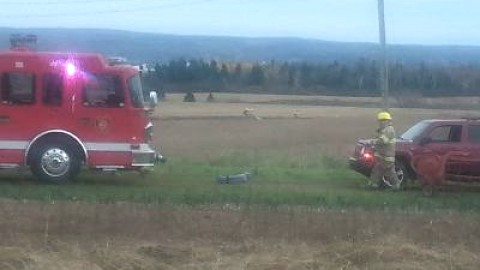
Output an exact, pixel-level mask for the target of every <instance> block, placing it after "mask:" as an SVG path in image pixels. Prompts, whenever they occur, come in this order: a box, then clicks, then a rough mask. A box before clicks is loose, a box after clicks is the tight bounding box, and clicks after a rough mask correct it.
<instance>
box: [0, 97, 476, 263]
mask: <svg viewBox="0 0 480 270" xmlns="http://www.w3.org/2000/svg"><path fill="white" fill-rule="evenodd" d="M203 98H204V97H203V96H198V95H197V100H199V101H200V102H197V103H183V102H181V95H172V96H169V97H168V99H167V101H166V102H164V103H161V104H159V106H158V107H157V110H156V112H155V114H154V115H153V116H152V117H153V120H154V124H155V127H156V132H155V136H156V139H155V145H156V146H157V147H158V148H159V149H160V150H161V151H162V153H163V154H164V155H166V156H167V157H168V158H169V161H168V163H167V164H165V165H160V166H158V167H157V168H156V169H155V170H154V171H153V172H152V174H151V175H149V176H147V177H145V178H142V177H140V176H139V175H138V174H134V173H127V174H122V175H120V176H114V175H96V174H92V173H84V174H82V175H81V176H80V177H79V179H78V181H76V182H75V183H72V184H70V185H66V186H51V185H40V184H36V183H35V182H34V181H33V180H32V178H31V176H30V174H28V173H26V174H24V175H23V176H21V177H19V176H18V174H13V173H4V174H2V175H1V176H0V196H1V197H2V198H3V199H2V201H1V202H0V208H1V209H2V210H1V211H2V213H3V214H2V216H1V217H0V237H1V238H0V239H1V242H0V269H478V267H479V266H480V256H478V255H477V254H479V251H480V241H479V240H480V230H479V229H478V228H480V226H479V225H480V215H479V214H478V211H479V210H480V197H479V196H478V192H475V191H466V190H451V189H449V190H446V191H444V192H440V193H438V194H437V196H435V197H433V198H425V197H423V196H422V195H421V192H420V191H419V190H418V189H411V190H408V191H404V192H386V191H371V190H367V189H365V188H364V183H365V180H366V179H365V178H364V177H363V176H361V175H359V174H356V173H354V172H351V171H350V170H349V169H348V168H347V166H346V161H347V157H348V154H349V153H350V151H352V150H353V147H354V143H355V141H356V140H357V139H358V138H366V137H370V136H372V135H373V134H374V132H373V131H374V130H375V128H376V126H375V125H376V122H375V113H376V112H377V110H376V109H374V108H356V107H338V106H335V107H325V106H312V105H310V104H309V103H308V102H304V101H302V100H303V98H300V97H294V98H293V99H291V100H288V98H286V97H275V96H250V95H227V94H225V95H218V96H217V102H215V103H206V102H202V101H203V100H204V99H203ZM259 100H261V101H262V103H256V102H257V101H259ZM272 100H273V101H275V102H277V101H278V100H282V102H281V103H282V104H273V103H275V102H273V103H272V102H271V101H272ZM348 101H349V102H351V100H350V99H349V100H348ZM284 103H285V104H284ZM245 108H250V109H253V110H252V112H253V113H254V114H255V116H256V117H252V116H250V117H247V116H245V115H243V111H244V110H245ZM465 114H471V112H465V111H458V110H457V111H446V110H422V109H395V110H393V115H394V118H395V125H396V127H397V130H398V131H399V132H401V131H402V130H405V129H406V128H407V127H408V126H410V125H411V124H413V123H415V122H416V121H418V120H420V119H427V118H446V117H448V118H454V117H459V116H462V115H465ZM257 119H260V120H257ZM244 171H248V172H251V173H252V174H253V178H252V179H251V180H250V181H248V182H247V183H245V184H237V185H219V184H218V183H217V182H216V177H217V176H218V175H228V174H235V173H239V172H244Z"/></svg>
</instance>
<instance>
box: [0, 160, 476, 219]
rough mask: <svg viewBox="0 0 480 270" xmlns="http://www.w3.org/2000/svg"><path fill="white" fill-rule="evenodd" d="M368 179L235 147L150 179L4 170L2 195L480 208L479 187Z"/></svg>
mask: <svg viewBox="0 0 480 270" xmlns="http://www.w3.org/2000/svg"><path fill="white" fill-rule="evenodd" d="M244 171H249V172H251V173H253V178H252V179H251V180H250V181H248V182H247V183H244V184H235V185H233V184H230V185H225V184H218V183H217V182H216V177H217V176H218V175H228V174H235V173H240V172H244ZM365 182H366V179H365V177H363V176H361V175H359V174H357V173H355V172H352V171H351V170H349V169H348V168H347V167H346V165H345V161H344V160H339V159H337V158H333V157H326V156H322V155H318V156H310V157H305V158H289V157H283V156H281V157H278V156H268V155H259V154H255V153H229V154H225V155H224V156H222V157H217V158H215V159H209V160H205V161H203V162H198V161H191V160H175V159H172V160H169V162H168V163H167V164H165V165H159V166H158V167H156V168H155V170H154V171H153V172H152V173H151V174H150V175H148V176H147V177H145V178H142V177H140V175H139V174H137V173H125V174H122V175H119V176H115V175H110V174H94V173H89V172H85V173H83V174H81V175H80V177H79V178H78V179H77V180H76V181H75V182H74V183H71V184H68V185H62V186H56V185H45V184H38V183H36V182H35V181H34V180H33V178H32V176H30V175H28V174H27V175H26V176H24V177H23V178H22V177H20V176H18V175H16V174H10V173H9V174H3V175H1V176H0V197H1V198H12V199H18V200H24V199H26V200H41V201H59V200H60V201H61V200H68V201H72V200H81V201H91V202H103V203H110V202H119V201H128V202H136V203H167V204H181V205H212V204H217V205H219V204H239V205H247V206H248V205H263V206H268V207H282V206H286V205H289V206H291V205H294V206H308V207H314V208H334V209H347V208H348V209H372V210H379V209H380V210H401V211H431V210H433V209H438V210H461V211H478V210H480V196H478V193H476V192H465V191H462V192H439V193H437V194H436V196H434V197H433V198H426V197H424V196H423V195H422V193H421V192H420V190H418V189H416V190H409V191H403V192H388V191H372V190H368V189H366V188H364V184H365Z"/></svg>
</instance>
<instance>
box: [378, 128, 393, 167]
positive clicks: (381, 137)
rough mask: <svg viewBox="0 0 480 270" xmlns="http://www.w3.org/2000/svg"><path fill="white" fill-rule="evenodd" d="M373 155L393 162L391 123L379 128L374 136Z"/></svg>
mask: <svg viewBox="0 0 480 270" xmlns="http://www.w3.org/2000/svg"><path fill="white" fill-rule="evenodd" d="M375 156H376V157H377V158H380V159H382V160H384V161H389V162H395V129H394V128H393V126H392V124H390V123H389V124H387V125H386V126H385V127H383V128H380V129H379V131H378V137H377V138H375Z"/></svg>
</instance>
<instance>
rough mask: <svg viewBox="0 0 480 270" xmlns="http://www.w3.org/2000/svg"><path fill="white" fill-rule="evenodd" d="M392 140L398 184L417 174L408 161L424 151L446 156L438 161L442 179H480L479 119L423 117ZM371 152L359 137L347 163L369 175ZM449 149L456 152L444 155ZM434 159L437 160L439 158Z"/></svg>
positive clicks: (371, 161) (368, 143) (372, 162)
mask: <svg viewBox="0 0 480 270" xmlns="http://www.w3.org/2000/svg"><path fill="white" fill-rule="evenodd" d="M396 142H397V144H396V153H395V155H396V162H395V167H396V171H397V175H398V176H399V178H400V180H402V184H406V183H408V182H409V180H412V181H413V180H414V179H416V178H417V175H418V173H417V169H418V168H415V165H414V164H412V161H413V160H414V159H415V157H418V156H420V155H422V156H425V154H428V155H430V156H432V155H433V156H436V157H447V159H446V160H445V162H443V163H442V166H444V168H441V169H442V170H443V172H444V173H443V174H442V178H443V179H442V181H452V182H477V181H478V182H480V119H450V120H437V119H432V120H423V121H420V122H418V123H417V124H415V125H414V126H412V127H411V128H410V129H408V130H407V131H406V132H405V133H403V134H402V135H401V136H400V137H398V138H397V141H396ZM373 152H374V149H373V145H372V144H371V142H370V140H359V141H358V142H357V145H356V147H355V150H354V152H353V155H352V156H351V157H350V159H349V163H350V167H351V168H352V169H353V170H355V171H357V172H360V173H362V174H363V175H365V176H370V173H371V171H372V168H373V166H374V164H375V162H376V161H375V158H374V155H373ZM452 152H454V153H457V155H447V154H449V153H452ZM437 160H439V162H437V163H439V164H440V160H441V159H440V158H439V159H437ZM430 165H431V166H436V165H438V164H430Z"/></svg>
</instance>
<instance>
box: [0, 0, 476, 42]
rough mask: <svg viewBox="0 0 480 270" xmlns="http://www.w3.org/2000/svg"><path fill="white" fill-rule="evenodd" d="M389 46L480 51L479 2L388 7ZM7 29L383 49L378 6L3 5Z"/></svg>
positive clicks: (219, 1) (331, 1) (43, 1)
mask: <svg viewBox="0 0 480 270" xmlns="http://www.w3.org/2000/svg"><path fill="white" fill-rule="evenodd" d="M384 1H385V16H386V27H387V42H389V43H397V44H400V43H401V44H461V45H480V16H479V15H478V14H479V13H480V1H478V0H384ZM0 27H22V28H23V27H63V28H76V27H81V28H108V29H121V30H132V31H141V32H155V33H166V34H188V35H228V36H249V37H259V36H267V37H272V36H275V37H301V38H315V39H323V40H333V41H360V42H377V41H378V16H377V0H0Z"/></svg>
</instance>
